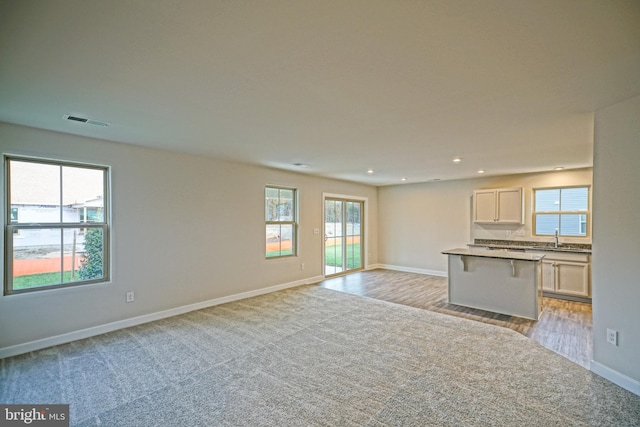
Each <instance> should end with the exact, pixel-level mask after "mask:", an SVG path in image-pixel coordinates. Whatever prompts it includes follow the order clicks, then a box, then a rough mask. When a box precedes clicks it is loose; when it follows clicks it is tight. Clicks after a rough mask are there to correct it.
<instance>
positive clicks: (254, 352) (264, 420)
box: [0, 286, 640, 427]
mask: <svg viewBox="0 0 640 427" xmlns="http://www.w3.org/2000/svg"><path fill="white" fill-rule="evenodd" d="M0 387H1V388H0V402H2V403H23V404H27V403H31V404H33V403H48V404H51V403H69V404H70V405H71V406H70V411H71V424H72V425H77V426H97V425H99V426H138V427H140V426H372V427H374V426H375V427H378V426H608V425H610V426H640V396H636V395H634V394H632V393H630V392H628V391H626V390H624V389H622V388H620V387H618V386H616V385H614V384H612V383H610V382H608V381H606V380H604V379H602V378H601V377H599V376H597V375H595V374H593V373H591V372H590V371H588V370H585V369H584V368H582V367H580V366H578V365H576V364H574V363H573V362H570V361H569V360H567V359H565V358H563V357H562V356H559V355H557V354H555V353H553V352H551V351H549V350H547V349H545V348H544V347H542V346H540V345H539V344H537V343H535V342H534V341H532V340H530V339H529V338H526V337H524V336H522V335H520V334H518V333H516V332H513V331H511V330H508V329H505V328H500V327H496V326H492V325H486V324H482V323H477V322H473V321H470V320H466V319H459V318H455V317H451V316H447V315H442V314H438V313H433V312H429V311H425V310H420V309H415V308H411V307H406V306H401V305H396V304H392V303H387V302H383V301H376V300H372V299H367V298H363V297H359V296H354V295H348V294H344V293H340V292H336V291H333V290H329V289H324V288H320V287H318V286H303V287H299V288H295V289H290V290H285V291H281V292H277V293H273V294H268V295H264V296H260V297H255V298H251V299H246V300H242V301H238V302H233V303H229V304H224V305H220V306H216V307H211V308H208V309H204V310H199V311H194V312H191V313H187V314H184V315H180V316H176V317H172V318H169V319H165V320H161V321H156V322H153V323H148V324H145V325H140V326H137V327H133V328H128V329H124V330H120V331H116V332H112V333H108V334H105V335H101V336H98V337H94V338H90V339H86V340H81V341H76V342H73V343H70V344H65V345H60V346H57V347H53V348H49V349H45V350H41V351H37V352H33V353H29V354H25V355H21V356H16V357H12V358H7V359H3V360H1V361H0Z"/></svg>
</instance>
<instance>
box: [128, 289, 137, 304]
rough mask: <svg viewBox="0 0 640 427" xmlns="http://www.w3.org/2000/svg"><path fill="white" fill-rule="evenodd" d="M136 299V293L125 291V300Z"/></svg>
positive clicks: (131, 300) (132, 300)
mask: <svg viewBox="0 0 640 427" xmlns="http://www.w3.org/2000/svg"><path fill="white" fill-rule="evenodd" d="M135 300H136V295H135V294H134V293H133V291H131V292H127V302H134V301H135Z"/></svg>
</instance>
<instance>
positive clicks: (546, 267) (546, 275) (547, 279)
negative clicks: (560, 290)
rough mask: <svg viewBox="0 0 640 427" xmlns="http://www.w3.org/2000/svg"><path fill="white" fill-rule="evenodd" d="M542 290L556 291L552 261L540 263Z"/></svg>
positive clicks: (554, 270)
mask: <svg viewBox="0 0 640 427" xmlns="http://www.w3.org/2000/svg"><path fill="white" fill-rule="evenodd" d="M542 290H543V291H549V292H555V291H556V267H555V263H554V262H553V261H542Z"/></svg>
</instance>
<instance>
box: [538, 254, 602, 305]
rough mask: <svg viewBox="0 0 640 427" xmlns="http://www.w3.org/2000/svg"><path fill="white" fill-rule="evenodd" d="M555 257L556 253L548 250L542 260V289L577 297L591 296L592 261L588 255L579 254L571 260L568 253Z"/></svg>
mask: <svg viewBox="0 0 640 427" xmlns="http://www.w3.org/2000/svg"><path fill="white" fill-rule="evenodd" d="M561 255H562V258H563V259H555V257H556V254H554V253H553V252H551V253H549V252H547V255H546V256H545V258H544V259H543V260H542V290H543V291H545V292H554V293H557V294H563V295H570V296H576V297H585V298H590V297H591V286H590V277H589V270H590V263H589V260H588V256H585V255H577V256H575V257H574V258H576V259H574V260H571V259H570V258H571V257H570V256H568V254H561ZM567 258H569V259H567Z"/></svg>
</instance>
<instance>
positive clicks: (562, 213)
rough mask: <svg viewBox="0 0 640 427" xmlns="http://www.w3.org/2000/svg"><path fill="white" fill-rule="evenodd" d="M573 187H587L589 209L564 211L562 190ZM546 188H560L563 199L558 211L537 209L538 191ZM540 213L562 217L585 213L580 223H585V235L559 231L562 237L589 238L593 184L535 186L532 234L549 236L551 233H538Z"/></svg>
mask: <svg viewBox="0 0 640 427" xmlns="http://www.w3.org/2000/svg"><path fill="white" fill-rule="evenodd" d="M572 188H586V189H587V210H586V211H562V210H561V209H562V190H566V189H572ZM545 190H559V191H560V194H561V199H560V205H559V206H558V210H557V211H540V212H539V211H538V210H537V206H536V202H537V198H536V192H537V191H545ZM538 215H558V216H559V217H560V218H562V216H565V215H585V221H582V219H580V224H585V223H586V226H585V235H584V236H581V235H574V234H561V233H562V231H561V230H560V231H559V234H558V235H559V236H560V237H568V238H572V239H584V238H589V237H590V233H589V224H590V220H591V186H589V185H568V186H562V187H543V188H534V189H533V209H532V217H533V219H532V223H533V230H532V234H533V235H534V236H540V237H547V236H549V234H538V224H537V218H538ZM560 221H561V222H562V219H560Z"/></svg>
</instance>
